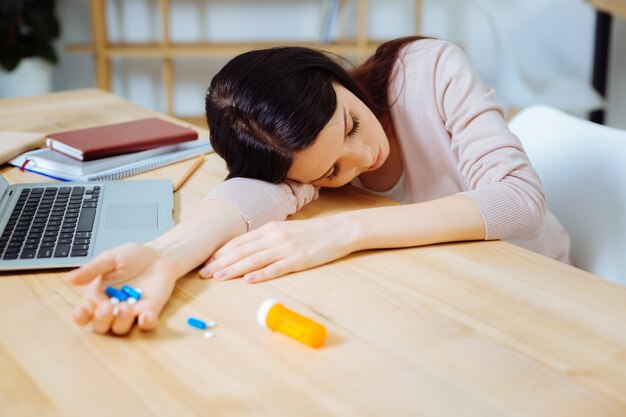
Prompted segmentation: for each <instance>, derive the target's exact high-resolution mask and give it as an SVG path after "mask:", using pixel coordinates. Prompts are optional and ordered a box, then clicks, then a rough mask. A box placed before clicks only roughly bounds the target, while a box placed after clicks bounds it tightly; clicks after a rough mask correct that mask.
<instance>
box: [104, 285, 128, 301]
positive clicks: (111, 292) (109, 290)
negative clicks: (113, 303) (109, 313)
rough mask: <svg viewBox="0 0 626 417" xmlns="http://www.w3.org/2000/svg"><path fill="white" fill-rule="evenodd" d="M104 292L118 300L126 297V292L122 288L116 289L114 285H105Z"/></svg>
mask: <svg viewBox="0 0 626 417" xmlns="http://www.w3.org/2000/svg"><path fill="white" fill-rule="evenodd" d="M104 292H106V294H107V295H108V296H109V297H111V298H113V297H115V298H117V299H118V300H119V301H126V299H127V298H128V294H126V293H125V292H124V291H122V290H118V289H117V288H115V287H106V289H105V290H104Z"/></svg>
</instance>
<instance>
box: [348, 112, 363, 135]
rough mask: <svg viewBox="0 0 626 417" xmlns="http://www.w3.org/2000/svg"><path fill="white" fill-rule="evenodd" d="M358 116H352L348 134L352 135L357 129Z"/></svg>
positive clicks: (358, 124) (358, 123)
mask: <svg viewBox="0 0 626 417" xmlns="http://www.w3.org/2000/svg"><path fill="white" fill-rule="evenodd" d="M360 125H361V124H360V122H359V118H358V117H356V116H352V129H350V131H349V132H348V136H354V135H356V133H357V132H358V131H359V126H360Z"/></svg>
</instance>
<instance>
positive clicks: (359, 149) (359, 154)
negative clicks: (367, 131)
mask: <svg viewBox="0 0 626 417" xmlns="http://www.w3.org/2000/svg"><path fill="white" fill-rule="evenodd" d="M350 153H351V156H352V163H353V164H354V165H355V166H357V167H360V168H367V167H369V166H370V165H371V164H372V162H373V161H372V160H371V159H372V151H371V149H370V148H369V146H367V145H365V144H358V145H355V146H353V147H352V149H351V152H350Z"/></svg>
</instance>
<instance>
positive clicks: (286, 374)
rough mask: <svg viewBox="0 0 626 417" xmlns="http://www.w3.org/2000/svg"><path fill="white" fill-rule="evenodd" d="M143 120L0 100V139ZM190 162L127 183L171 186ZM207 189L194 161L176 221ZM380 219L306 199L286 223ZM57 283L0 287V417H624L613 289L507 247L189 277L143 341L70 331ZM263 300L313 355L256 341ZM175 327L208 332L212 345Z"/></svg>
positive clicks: (25, 280) (73, 98)
mask: <svg viewBox="0 0 626 417" xmlns="http://www.w3.org/2000/svg"><path fill="white" fill-rule="evenodd" d="M154 114H155V113H154V112H151V111H148V110H145V109H141V108H139V107H137V106H135V105H132V104H130V103H128V102H126V101H124V100H122V99H120V98H117V97H115V96H113V95H111V94H108V93H104V92H101V91H99V90H81V91H75V92H66V93H57V94H53V95H49V96H44V97H40V98H30V99H15V100H3V101H0V129H17V130H36V131H42V132H50V131H55V130H62V129H66V128H73V127H83V126H89V125H96V124H101V123H106V122H117V121H124V120H129V119H134V118H138V117H143V116H147V115H154ZM204 133H206V132H204ZM190 163H191V161H186V162H181V163H179V164H176V165H172V166H170V167H167V168H163V169H160V170H158V171H153V172H150V173H147V174H143V175H142V176H143V177H159V178H172V179H174V178H176V177H177V176H178V175H179V174H180V173H182V172H183V171H184V170H185V168H186V167H187V166H188V165H189V164H190ZM3 173H4V174H5V176H7V177H8V178H9V180H10V181H11V182H16V181H28V180H36V181H39V180H41V177H38V176H36V175H34V174H32V175H31V174H24V173H21V172H19V171H18V170H17V169H15V168H5V169H3ZM224 174H225V170H224V165H223V163H222V161H221V160H220V159H219V158H218V157H217V156H215V155H211V156H210V157H209V158H208V160H207V162H206V163H205V164H204V165H203V166H202V167H201V168H200V171H199V172H197V173H196V174H195V175H194V176H193V177H192V178H191V179H190V181H189V182H188V183H187V184H185V186H184V187H183V188H182V189H181V191H180V192H179V193H177V194H176V205H177V208H178V212H177V216H180V217H184V216H185V215H187V214H188V213H189V212H190V210H192V209H193V207H194V205H195V204H196V203H198V202H199V201H200V199H201V198H202V197H203V195H204V194H205V193H206V192H207V191H208V190H209V189H210V188H211V187H213V186H215V185H216V184H217V183H219V182H220V180H221V178H223V176H224ZM383 204H390V203H389V202H387V201H386V200H383V199H381V198H378V197H374V196H372V195H370V194H367V193H365V192H362V191H359V190H355V189H346V190H336V191H324V192H323V193H322V197H321V198H320V199H319V200H318V201H316V202H314V203H313V204H311V205H310V206H308V207H307V208H305V209H304V210H303V211H302V212H301V213H299V215H298V217H301V218H306V217H310V216H315V215H323V214H329V213H331V212H335V211H338V210H345V209H356V208H360V207H368V206H372V205H383ZM65 274H66V271H57V270H54V271H53V270H50V271H43V272H25V273H22V274H8V273H5V274H3V275H0V415H1V416H10V417H15V416H77V417H85V416H89V417H95V416H130V417H139V416H167V417H172V416H180V417H182V416H298V417H302V416H341V417H345V416H372V417H380V416H402V417H406V416H455V417H458V416H480V417H485V416H550V417H554V416H594V417H600V416H624V415H626V288H622V287H619V286H617V285H615V284H612V283H610V282H607V281H604V280H602V279H600V278H597V277H595V276H593V275H591V274H589V273H586V272H583V271H580V270H578V269H576V268H573V267H570V266H567V265H564V264H560V263H558V262H556V261H553V260H550V259H547V258H545V257H542V256H539V255H536V254H534V253H531V252H528V251H526V250H523V249H520V248H517V247H515V246H512V245H510V244H507V243H503V242H476V243H463V244H447V245H436V246H430V247H423V248H413V249H401V250H381V251H369V252H363V253H357V254H354V255H352V256H349V257H347V258H345V259H341V260H339V261H336V262H333V263H331V264H329V265H326V266H323V267H320V268H316V269H313V270H309V271H305V272H301V273H297V274H292V275H290V276H289V277H285V278H282V279H278V280H274V281H271V282H268V283H264V284H258V285H249V284H246V283H244V282H243V281H242V280H235V281H230V282H212V281H203V280H200V279H199V278H198V277H197V275H195V273H190V274H189V275H188V276H187V277H185V278H183V279H181V280H180V281H179V283H178V285H177V287H176V290H175V293H174V296H173V298H172V299H171V301H170V303H169V304H168V305H167V307H166V308H165V311H164V313H163V316H162V322H161V324H160V326H159V328H158V330H157V331H155V332H152V333H141V332H139V331H136V330H135V331H133V332H132V334H131V335H130V336H129V337H113V336H100V335H96V334H92V333H91V332H90V331H89V330H88V329H83V328H80V327H78V326H76V325H75V324H74V323H73V322H72V320H71V318H70V312H71V310H72V308H73V306H74V305H75V304H76V303H77V302H78V300H79V298H80V295H81V288H77V287H73V286H70V285H68V284H67V283H66V282H65V281H64V277H65ZM268 297H276V298H278V299H280V300H282V301H283V302H284V303H286V304H287V305H288V306H291V307H293V308H295V309H297V310H299V311H301V312H303V313H305V314H308V315H310V316H311V317H314V318H315V319H317V320H319V321H320V322H322V323H324V324H325V325H326V326H327V328H328V331H329V339H328V343H327V344H326V346H325V347H323V348H322V349H319V350H313V349H310V348H307V347H305V346H304V345H300V344H298V343H297V342H294V341H292V340H290V339H287V338H285V337H283V336H282V335H279V334H274V333H271V332H269V331H267V330H264V329H261V328H260V327H259V326H258V324H257V323H256V318H255V313H256V309H257V307H258V306H259V304H260V303H261V302H262V301H263V300H264V299H266V298H268ZM189 316H196V317H200V318H203V319H206V320H214V321H216V322H218V323H219V325H218V327H217V328H216V337H215V338H213V339H208V340H207V339H204V338H203V335H202V332H200V331H197V330H195V329H192V328H189V327H187V325H186V324H185V321H186V319H187V317H189Z"/></svg>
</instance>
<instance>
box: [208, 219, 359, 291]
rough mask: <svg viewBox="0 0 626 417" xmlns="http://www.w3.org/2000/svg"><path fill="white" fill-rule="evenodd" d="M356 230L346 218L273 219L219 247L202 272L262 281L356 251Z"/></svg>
mask: <svg viewBox="0 0 626 417" xmlns="http://www.w3.org/2000/svg"><path fill="white" fill-rule="evenodd" d="M355 234H356V230H354V228H351V226H350V223H349V222H346V221H345V217H340V216H329V217H322V218H319V219H311V220H292V221H287V222H271V223H268V224H266V225H264V226H262V227H260V228H258V229H256V230H253V231H251V232H248V233H246V234H243V235H241V236H238V237H236V238H234V239H232V240H231V241H229V242H228V243H226V244H225V245H224V246H222V247H221V248H220V249H219V250H217V251H216V252H215V253H214V254H213V256H212V257H211V259H209V261H208V262H207V263H206V265H205V267H204V268H202V270H201V271H200V275H201V276H202V277H203V278H210V277H211V276H213V278H215V279H218V280H227V279H231V278H237V277H241V276H243V277H244V278H245V279H246V280H247V281H248V282H262V281H267V280H269V279H273V278H278V277H280V276H282V275H285V274H288V273H290V272H294V271H301V270H303V269H308V268H312V267H314V266H318V265H322V264H325V263H327V262H330V261H333V260H335V259H338V258H341V257H343V256H346V255H348V254H349V253H351V252H353V250H354V249H353V247H352V242H353V241H354V237H355Z"/></svg>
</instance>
